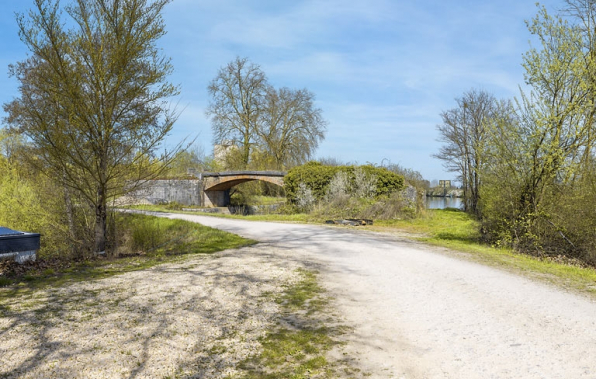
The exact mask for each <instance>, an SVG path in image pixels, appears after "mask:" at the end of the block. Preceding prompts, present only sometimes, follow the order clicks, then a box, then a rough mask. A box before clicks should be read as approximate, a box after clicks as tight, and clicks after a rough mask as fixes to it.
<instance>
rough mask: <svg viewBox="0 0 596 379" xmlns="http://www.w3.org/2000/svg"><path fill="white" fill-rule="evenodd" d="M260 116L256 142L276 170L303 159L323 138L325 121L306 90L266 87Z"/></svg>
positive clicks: (309, 156) (312, 96)
mask: <svg viewBox="0 0 596 379" xmlns="http://www.w3.org/2000/svg"><path fill="white" fill-rule="evenodd" d="M262 119H263V121H262V123H260V128H259V130H258V132H259V142H260V145H261V146H262V148H263V149H265V150H266V151H267V152H268V154H269V155H270V156H271V157H273V158H274V161H275V166H276V167H275V168H276V169H283V168H287V167H291V166H295V165H299V164H302V163H304V162H306V161H307V160H308V159H310V158H311V156H312V154H313V152H314V151H315V149H316V148H317V147H318V145H319V142H320V141H321V140H323V139H324V138H325V129H326V124H327V123H326V121H325V120H324V119H323V116H322V111H321V109H319V108H315V106H314V94H313V93H312V92H310V91H308V90H307V89H301V90H291V89H289V88H285V87H284V88H280V89H279V90H276V89H275V88H272V87H269V88H268V90H267V95H266V97H265V103H264V107H263V112H262Z"/></svg>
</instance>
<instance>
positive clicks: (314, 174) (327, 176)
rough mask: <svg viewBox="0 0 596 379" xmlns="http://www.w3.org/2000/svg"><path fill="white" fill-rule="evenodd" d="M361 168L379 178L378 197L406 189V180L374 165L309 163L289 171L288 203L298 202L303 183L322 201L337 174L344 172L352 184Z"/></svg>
mask: <svg viewBox="0 0 596 379" xmlns="http://www.w3.org/2000/svg"><path fill="white" fill-rule="evenodd" d="M357 168H361V169H362V170H363V171H364V172H365V174H366V175H367V176H372V175H374V176H375V177H376V178H377V183H376V187H377V193H376V197H379V196H383V195H388V194H390V193H392V192H395V191H401V190H402V189H403V188H404V178H403V176H401V175H398V174H396V173H394V172H391V171H389V170H387V169H385V168H383V167H375V166H372V165H365V166H326V165H322V164H321V163H319V162H308V163H306V164H304V165H302V166H297V167H294V168H292V169H291V170H290V171H288V173H287V175H286V176H285V177H284V189H285V191H286V197H287V198H288V201H290V202H292V203H293V202H295V201H296V193H297V191H298V185H299V184H300V183H301V182H302V183H304V184H306V186H307V187H308V188H310V190H311V191H312V193H313V195H314V196H315V197H316V198H317V199H319V200H320V199H322V198H323V197H324V196H325V193H326V192H327V187H328V186H329V183H330V182H331V179H332V178H333V176H335V174H336V173H338V172H340V171H343V172H345V173H346V174H347V175H348V178H349V180H350V181H351V182H353V181H354V177H355V175H354V171H355V170H356V169H357Z"/></svg>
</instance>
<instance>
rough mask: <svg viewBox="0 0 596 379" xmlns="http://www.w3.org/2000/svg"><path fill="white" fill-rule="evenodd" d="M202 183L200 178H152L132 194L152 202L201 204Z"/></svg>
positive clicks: (139, 198) (136, 197)
mask: <svg viewBox="0 0 596 379" xmlns="http://www.w3.org/2000/svg"><path fill="white" fill-rule="evenodd" d="M202 192H203V191H202V185H201V180H199V179H188V180H174V179H168V180H151V181H149V182H147V183H146V184H144V185H143V186H142V187H141V188H140V189H138V190H136V191H135V192H134V193H132V194H130V195H131V196H132V197H134V198H135V199H138V200H147V201H149V202H150V203H152V204H161V203H171V202H174V201H175V202H177V203H180V204H184V205H201V195H202Z"/></svg>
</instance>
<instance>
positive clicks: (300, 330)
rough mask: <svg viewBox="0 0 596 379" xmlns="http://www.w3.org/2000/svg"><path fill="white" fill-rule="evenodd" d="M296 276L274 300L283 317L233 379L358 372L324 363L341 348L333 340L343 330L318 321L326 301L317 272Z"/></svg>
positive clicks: (295, 378)
mask: <svg viewBox="0 0 596 379" xmlns="http://www.w3.org/2000/svg"><path fill="white" fill-rule="evenodd" d="M298 274H299V275H300V280H299V281H298V282H297V283H295V284H293V285H288V286H286V289H285V291H284V292H283V293H282V294H281V295H280V296H279V297H278V298H277V299H276V301H277V302H278V303H279V304H280V305H281V308H282V315H284V316H285V317H282V320H280V323H279V325H278V327H277V328H275V330H272V331H270V332H269V333H267V335H266V336H265V337H263V338H262V339H261V341H260V342H261V346H262V350H261V352H260V353H259V354H258V355H256V356H254V357H251V358H248V359H247V360H245V361H244V362H242V363H241V364H240V365H239V368H240V369H241V370H243V374H242V375H240V376H235V377H234V378H238V377H239V378H244V379H276V378H291V379H306V378H313V377H315V378H338V377H342V378H350V377H353V374H355V373H358V372H360V370H359V369H357V368H353V367H351V366H350V365H349V364H348V363H346V362H332V361H329V360H328V359H327V356H326V355H327V353H328V352H329V351H330V350H331V349H333V348H334V347H336V346H340V345H342V343H341V342H339V341H338V338H337V337H338V336H340V335H341V334H342V333H344V332H345V328H343V327H337V326H336V327H328V326H324V325H323V324H324V323H322V322H321V321H320V316H325V317H326V314H325V310H326V305H327V304H328V299H327V298H326V297H325V295H324V290H323V289H322V288H321V287H320V285H319V284H318V281H317V272H315V271H311V270H303V269H301V270H298ZM288 316H291V317H288ZM340 372H341V375H340Z"/></svg>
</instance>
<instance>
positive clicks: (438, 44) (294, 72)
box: [0, 0, 562, 180]
mask: <svg viewBox="0 0 596 379" xmlns="http://www.w3.org/2000/svg"><path fill="white" fill-rule="evenodd" d="M62 2H63V3H66V2H67V1H66V0H63V1H62ZM541 3H542V4H544V5H545V6H546V7H547V9H549V10H551V11H555V10H556V9H558V8H560V7H562V1H555V0H549V1H544V2H541ZM2 5H3V7H2V8H3V9H2V12H0V35H1V36H2V38H0V103H5V102H7V101H9V100H10V99H12V98H13V97H15V96H17V85H18V84H17V82H16V81H15V80H14V78H9V77H8V75H7V74H6V73H7V71H8V69H7V67H8V64H9V63H14V62H16V61H19V60H22V59H24V58H25V57H26V54H27V51H26V49H25V47H24V45H23V44H22V42H21V41H20V40H19V37H18V34H17V27H16V22H15V17H14V13H15V12H23V11H26V10H27V9H29V8H30V7H31V5H32V1H31V0H2ZM536 11H537V8H536V5H535V0H500V1H495V0H490V1H473V0H442V1H441V0H436V1H435V0H418V1H411V0H410V1H406V0H393V1H391V0H347V1H346V0H343V1H339V0H309V1H300V0H296V1H279V0H275V1H273V0H271V1H250V0H209V1H207V0H174V1H173V2H172V3H171V4H169V5H168V6H167V8H166V11H165V13H164V17H165V22H166V28H167V30H168V34H167V35H166V36H165V37H164V38H163V39H162V40H161V41H160V44H161V46H162V47H163V50H164V53H165V54H166V55H168V56H170V57H171V58H172V61H173V64H174V67H175V73H174V74H173V75H172V76H171V81H172V82H173V83H176V84H180V87H181V95H180V97H179V98H178V99H176V101H177V102H179V104H180V108H181V109H183V112H182V114H181V116H180V119H179V120H178V122H177V124H176V126H175V127H174V131H173V133H172V135H171V136H169V137H168V141H167V142H168V143H169V144H174V143H175V142H177V141H179V140H181V139H182V138H184V137H186V136H191V137H194V136H196V135H198V139H197V141H198V144H200V145H202V146H203V147H204V150H205V151H206V152H208V153H210V152H211V151H212V142H213V141H212V133H211V125H210V122H209V119H208V118H207V117H206V116H205V108H206V107H207V105H208V103H209V97H208V94H207V85H208V83H209V82H210V81H211V80H212V79H213V78H214V77H215V75H216V74H217V71H218V69H219V68H220V67H222V66H224V65H226V64H227V63H228V62H230V61H231V60H232V59H234V58H235V57H236V56H241V57H248V58H249V59H250V60H251V61H252V62H253V63H256V64H259V65H260V66H261V68H262V70H263V71H264V72H265V73H266V74H267V77H268V79H269V82H270V83H271V84H273V85H274V86H276V87H282V86H285V87H290V88H308V89H309V90H310V91H312V92H314V93H315V95H316V105H317V106H318V107H320V108H321V109H322V110H323V114H324V117H325V118H326V120H327V121H328V122H329V125H328V128H327V136H326V139H325V141H324V142H323V143H322V144H321V145H320V147H319V149H318V151H317V152H316V156H317V157H335V158H338V159H340V160H343V161H351V162H358V163H367V162H371V163H377V164H378V163H381V162H382V161H384V162H385V163H386V162H387V161H391V162H392V163H399V164H401V165H403V166H405V167H409V168H413V169H415V170H418V171H420V172H421V173H422V174H423V176H424V177H425V178H426V179H428V180H433V179H452V178H454V176H455V175H454V174H452V173H447V172H445V171H444V169H443V168H442V164H441V162H440V161H437V160H436V159H434V158H432V157H431V155H432V154H433V153H435V152H437V151H438V149H439V147H440V143H439V142H437V138H438V134H437V132H436V125H437V124H439V123H440V122H441V119H440V116H439V114H440V112H441V111H443V110H447V109H450V108H452V107H454V106H455V101H454V98H456V97H459V96H461V95H462V94H463V93H464V92H465V91H467V90H469V89H472V88H476V89H483V90H487V91H489V92H491V93H493V94H494V95H495V96H496V97H497V98H512V97H514V96H517V95H518V93H519V90H518V86H519V85H523V69H522V67H521V62H522V54H523V53H524V52H525V51H526V50H528V48H529V41H530V39H531V36H530V34H529V33H528V31H527V29H526V26H525V23H524V20H529V19H530V18H532V17H533V16H534V15H535V14H536ZM0 113H2V111H1V110H0ZM0 117H4V115H3V114H2V115H1V116H0Z"/></svg>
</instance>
